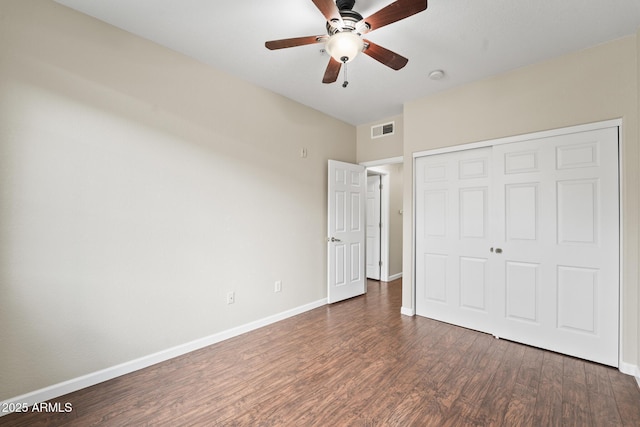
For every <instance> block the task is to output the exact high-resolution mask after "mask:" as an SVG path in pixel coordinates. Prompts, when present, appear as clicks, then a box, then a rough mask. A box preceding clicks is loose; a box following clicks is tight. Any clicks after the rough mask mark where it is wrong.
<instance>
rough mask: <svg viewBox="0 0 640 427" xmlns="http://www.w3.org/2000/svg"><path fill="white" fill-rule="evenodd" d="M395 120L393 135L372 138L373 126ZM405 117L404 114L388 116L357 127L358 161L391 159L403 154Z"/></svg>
mask: <svg viewBox="0 0 640 427" xmlns="http://www.w3.org/2000/svg"><path fill="white" fill-rule="evenodd" d="M389 122H395V127H394V133H393V135H386V136H384V137H381V138H371V126H375V125H379V124H383V123H389ZM403 141H404V119H403V116H402V115H398V116H392V117H387V118H385V119H382V120H378V121H376V122H372V123H367V124H364V125H359V126H358V127H357V147H358V162H360V163H362V162H369V161H375V160H381V159H391V158H393V157H400V156H402V144H403Z"/></svg>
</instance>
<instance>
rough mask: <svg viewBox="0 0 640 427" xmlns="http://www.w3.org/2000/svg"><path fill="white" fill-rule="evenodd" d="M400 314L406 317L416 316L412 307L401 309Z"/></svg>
mask: <svg viewBox="0 0 640 427" xmlns="http://www.w3.org/2000/svg"><path fill="white" fill-rule="evenodd" d="M400 314H404V315H405V316H415V315H416V312H415V311H414V310H413V308H411V307H401V308H400Z"/></svg>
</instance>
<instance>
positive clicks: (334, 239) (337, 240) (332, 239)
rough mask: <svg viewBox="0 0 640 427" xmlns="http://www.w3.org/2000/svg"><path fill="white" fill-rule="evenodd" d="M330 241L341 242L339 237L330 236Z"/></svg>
mask: <svg viewBox="0 0 640 427" xmlns="http://www.w3.org/2000/svg"><path fill="white" fill-rule="evenodd" d="M329 240H330V241H331V242H342V240H340V239H336V238H335V237H332V238H331V239H329Z"/></svg>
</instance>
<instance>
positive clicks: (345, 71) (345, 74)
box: [342, 61, 349, 88]
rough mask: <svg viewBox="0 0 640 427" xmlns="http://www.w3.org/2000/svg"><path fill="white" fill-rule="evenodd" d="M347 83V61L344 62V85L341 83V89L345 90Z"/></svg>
mask: <svg viewBox="0 0 640 427" xmlns="http://www.w3.org/2000/svg"><path fill="white" fill-rule="evenodd" d="M348 84H349V82H348V81H347V61H344V83H342V87H344V88H346V87H347V85H348Z"/></svg>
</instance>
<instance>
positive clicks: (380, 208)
mask: <svg viewBox="0 0 640 427" xmlns="http://www.w3.org/2000/svg"><path fill="white" fill-rule="evenodd" d="M366 171H367V192H368V191H369V190H368V187H369V179H370V178H373V177H375V178H377V182H378V189H376V190H375V191H377V193H378V194H377V200H378V205H377V206H376V207H375V208H377V209H378V224H379V226H378V227H377V234H378V237H377V243H378V259H377V260H376V262H378V274H377V276H378V278H377V279H375V278H372V279H373V280H380V281H384V282H386V280H382V278H383V277H384V276H383V274H382V266H383V264H385V263H382V262H381V261H382V220H383V218H382V212H383V202H382V186H383V185H384V184H383V182H382V178H383V177H384V174H383V173H381V172H378V171H375V170H374V169H366ZM367 200H368V196H367ZM367 212H368V211H367ZM365 225H366V228H367V229H368V228H369V215H368V213H366V212H365ZM367 232H368V231H367ZM367 237H368V236H367ZM368 241H369V240H368V238H367V240H366V241H365V251H366V252H365V253H366V254H367V255H366V256H365V262H366V263H367V265H368V262H369V259H368V258H369V255H368V254H369V248H368V246H369V245H368V244H367V242H368ZM366 275H367V279H370V277H369V272H368V271H367V272H366Z"/></svg>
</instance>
